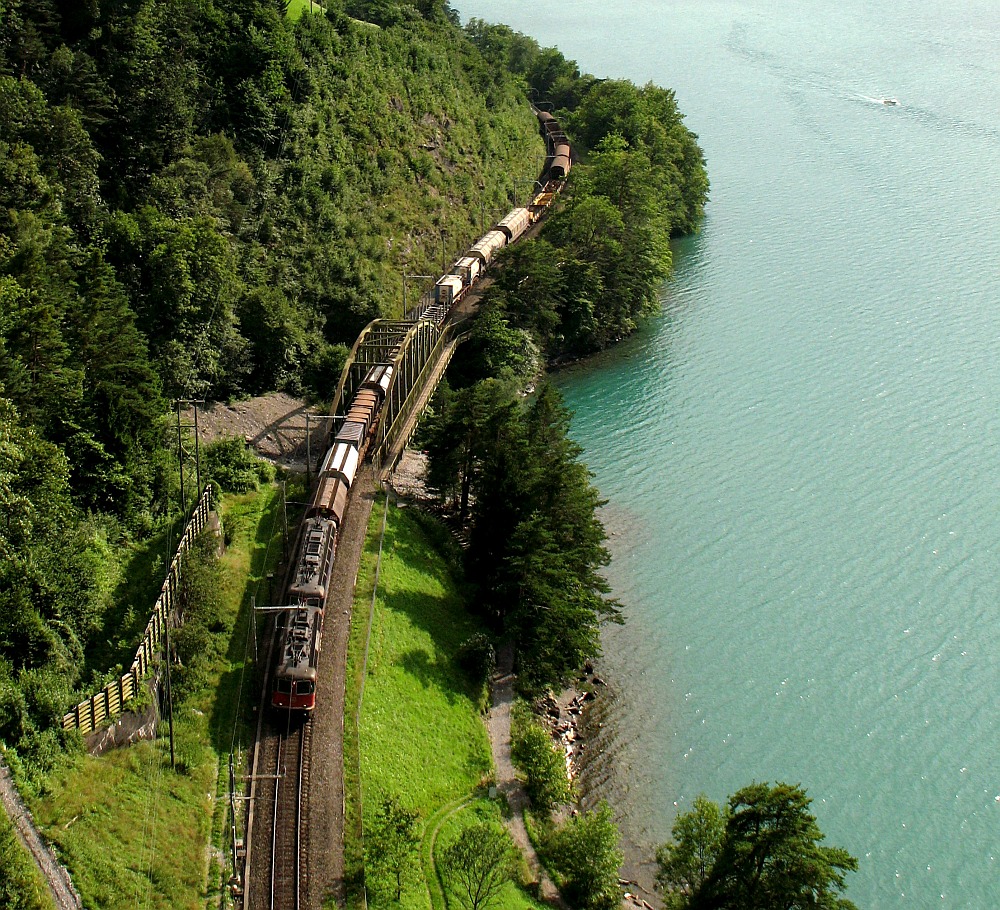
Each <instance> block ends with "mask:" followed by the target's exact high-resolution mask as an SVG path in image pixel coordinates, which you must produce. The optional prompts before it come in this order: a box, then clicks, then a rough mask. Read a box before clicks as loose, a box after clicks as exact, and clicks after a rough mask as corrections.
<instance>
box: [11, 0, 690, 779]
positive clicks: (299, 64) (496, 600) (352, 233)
mask: <svg viewBox="0 0 1000 910" xmlns="http://www.w3.org/2000/svg"><path fill="white" fill-rule="evenodd" d="M302 9H303V7H302V5H301V4H299V10H300V11H301V10H302ZM316 10H317V12H315V13H313V12H305V11H303V12H302V14H301V15H299V16H298V17H297V18H296V17H295V16H291V15H289V11H288V10H287V9H286V6H285V4H284V3H283V2H281V0H200V2H197V3H195V2H191V0H103V2H98V0H87V2H81V3H76V4H69V3H64V2H60V0H0V22H2V24H3V27H2V29H0V508H2V518H0V739H2V740H3V741H4V742H5V743H6V744H8V745H9V746H11V747H13V749H12V750H11V751H10V753H9V755H10V756H11V760H12V761H13V762H14V764H15V766H16V768H17V769H18V772H19V774H20V776H21V778H22V780H23V781H28V782H30V781H31V780H32V779H35V778H36V777H37V776H38V775H39V774H41V773H44V770H45V768H46V767H47V766H48V765H49V763H50V762H51V760H52V757H53V756H54V755H55V754H56V753H58V752H59V751H60V750H62V749H63V748H64V747H65V745H66V742H67V741H66V739H65V737H64V734H63V733H62V731H61V729H60V725H59V718H60V717H61V715H62V713H63V712H64V711H65V710H66V709H67V708H68V707H69V706H70V705H71V704H73V703H74V702H75V700H77V698H78V697H79V696H80V695H84V694H89V691H90V690H91V689H92V688H93V687H94V686H96V685H98V684H100V683H102V682H103V681H104V680H105V679H107V678H112V677H114V676H115V675H117V674H118V673H119V672H120V666H117V665H115V662H114V660H113V658H109V657H108V655H109V653H113V652H114V648H113V647H112V646H113V645H114V643H115V642H116V641H117V640H119V639H123V643H124V645H125V646H132V647H134V641H132V640H131V639H129V635H130V634H131V632H132V631H137V630H138V629H141V627H142V625H143V623H144V621H145V612H146V611H147V610H148V606H149V605H148V604H146V603H125V604H123V598H126V599H127V597H128V596H129V595H128V591H127V588H126V587H125V581H126V575H127V572H126V568H127V560H128V558H129V553H130V547H131V545H132V544H133V543H134V542H135V541H138V540H141V539H143V538H146V537H148V536H149V535H150V534H152V533H155V532H156V531H157V529H161V528H162V527H163V526H164V523H165V522H168V521H170V520H171V519H174V518H176V515H177V513H178V506H177V504H176V500H177V489H178V475H177V467H176V459H175V456H174V454H173V451H172V449H171V442H170V437H169V433H170V423H169V418H168V414H169V412H170V407H171V402H172V401H173V400H175V399H188V398H207V399H232V398H238V397H241V396H248V395H253V394H258V393H261V392H265V391H270V390H277V389H281V390H285V391H289V392H291V393H293V394H303V395H307V396H310V397H312V398H314V399H316V400H323V398H324V397H326V396H327V395H328V394H329V392H330V390H331V389H332V387H333V386H334V385H335V384H336V381H337V379H338V377H339V373H340V369H341V366H342V364H343V360H344V357H345V354H346V350H347V347H346V346H347V345H350V344H351V343H352V342H353V340H354V338H355V337H356V335H357V333H358V331H359V329H360V328H361V327H362V326H363V325H364V324H365V323H367V322H368V321H369V320H370V319H372V318H374V317H376V316H380V315H382V316H391V315H399V314H400V313H401V308H402V294H403V288H402V283H403V279H402V276H403V275H404V274H406V273H407V272H412V273H422V274H440V272H441V271H442V270H443V268H444V267H445V265H446V263H448V262H450V261H452V260H453V259H454V258H455V256H456V255H457V254H459V253H460V252H461V251H463V250H465V249H466V248H467V247H468V246H469V244H470V243H471V242H472V241H473V240H474V239H475V238H476V237H477V236H478V235H479V234H480V233H481V231H482V229H483V227H484V226H486V227H488V226H489V225H490V224H491V223H493V222H494V221H495V220H496V219H497V218H498V217H499V216H500V215H502V214H503V213H504V212H505V211H506V210H507V209H508V208H509V207H510V206H511V205H512V204H513V202H514V200H515V199H517V198H521V199H523V198H524V196H525V195H526V194H527V192H528V191H529V190H528V187H529V186H530V183H531V181H532V179H533V178H534V177H536V176H537V174H538V171H539V168H540V159H541V157H542V156H543V155H544V144H543V141H542V139H541V137H540V136H539V134H538V130H537V124H536V121H535V118H534V116H533V114H532V112H531V108H530V106H529V105H528V104H527V100H528V98H529V97H531V98H533V99H534V100H536V101H538V102H539V103H545V104H546V105H552V106H554V107H555V110H556V111H557V113H558V114H559V116H560V118H561V119H562V121H563V123H564V126H565V127H566V128H567V130H568V131H569V132H570V135H571V136H572V137H573V140H574V144H575V146H576V148H577V151H578V153H579V154H580V155H581V156H582V158H583V161H582V166H579V165H578V166H577V167H576V168H575V169H574V172H573V176H572V179H571V181H570V184H569V187H568V188H567V191H566V193H565V194H564V196H565V204H564V205H563V207H562V209H561V211H559V212H557V213H555V214H554V215H553V217H552V218H551V219H550V220H549V223H548V224H547V225H546V226H545V229H544V232H543V234H542V237H541V238H540V239H537V240H534V241H532V242H530V243H526V244H523V245H521V246H519V247H517V248H515V249H514V250H512V251H511V252H510V253H509V254H508V255H507V256H506V257H504V259H505V261H504V263H503V267H502V269H501V270H500V271H499V273H498V278H497V280H496V282H495V284H494V286H493V288H492V289H491V291H490V292H489V294H488V295H487V297H486V300H485V303H484V307H483V309H482V313H481V316H480V318H479V320H478V323H477V325H476V328H475V329H474V333H473V339H472V341H471V342H470V343H469V344H467V345H466V346H465V347H466V348H467V353H466V354H465V355H464V356H463V358H462V362H461V363H459V364H457V365H456V377H457V378H456V379H455V384H456V391H455V392H449V393H447V394H451V395H452V396H453V397H452V399H451V403H450V404H449V403H448V401H447V400H445V401H444V403H443V404H441V405H440V406H439V408H438V414H439V425H440V426H444V425H447V422H448V421H454V420H457V419H458V416H457V413H458V412H456V411H454V410H452V408H454V407H461V406H464V403H465V402H466V401H467V399H468V398H470V397H478V398H477V400H479V401H480V402H491V404H490V405H489V407H486V406H485V405H484V406H483V407H482V408H480V409H479V410H478V411H474V412H469V413H470V414H472V415H475V414H479V415H480V416H481V418H482V419H481V425H480V426H479V427H478V428H477V427H475V426H470V427H468V432H469V439H470V440H472V439H473V437H475V439H476V440H479V441H480V442H483V441H485V440H488V438H489V433H487V432H485V431H484V432H479V431H480V430H483V429H484V428H487V427H489V428H492V429H491V432H493V433H494V438H496V434H502V435H503V436H504V438H505V439H508V440H509V441H510V443H511V446H512V448H510V449H504V450H503V451H500V450H497V451H494V450H492V449H491V450H489V451H487V450H486V449H483V448H482V447H480V448H471V447H470V448H469V449H468V451H467V452H466V457H467V462H466V464H465V468H464V470H462V471H456V472H455V473H453V476H452V478H451V479H450V480H448V479H445V480H441V481H440V486H441V488H442V489H447V490H453V489H454V485H455V483H458V484H459V487H461V486H462V485H464V487H465V498H466V502H467V503H468V498H469V492H470V490H471V492H472V503H473V505H474V507H475V509H476V510H477V511H476V515H475V516H474V519H475V524H476V525H477V526H478V527H481V528H487V527H488V526H489V524H490V523H491V522H494V521H496V522H503V523H505V525H504V526H505V527H508V528H509V530H510V532H511V536H510V538H509V541H510V543H511V546H512V547H514V549H513V550H511V551H510V552H502V553H498V552H493V551H492V550H491V549H490V543H489V541H488V540H487V539H486V538H485V537H483V538H481V539H480V538H477V537H475V536H474V539H473V547H472V550H471V555H470V559H471V560H472V569H473V577H474V579H475V580H476V581H477V582H478V583H479V584H480V585H481V586H482V589H483V590H484V591H487V592H490V593H489V594H488V596H486V597H485V598H484V600H483V603H484V608H485V609H486V610H487V611H488V612H489V611H492V614H493V615H494V617H495V618H497V619H498V621H499V620H503V621H504V622H506V623H507V625H508V627H509V628H512V629H515V630H518V629H519V630H520V631H519V633H518V637H519V638H520V640H521V641H522V642H527V641H528V640H529V639H530V640H533V641H536V643H537V644H536V648H537V649H545V653H541V651H539V653H537V654H535V655H534V656H533V657H530V659H529V664H530V666H531V667H533V668H534V670H533V671H532V672H533V673H534V678H535V679H536V681H538V682H539V683H541V682H544V681H546V680H548V679H550V678H552V677H553V675H558V674H560V673H562V672H565V671H566V670H568V669H569V668H571V667H572V666H573V664H574V663H576V662H578V660H579V659H580V658H581V657H583V656H585V655H587V654H589V653H592V652H593V651H594V650H595V648H596V646H597V636H596V624H597V622H598V621H599V620H600V619H601V618H608V617H614V616H615V613H616V608H615V605H614V604H613V603H609V602H607V601H605V600H604V599H603V593H604V588H603V582H602V581H601V578H600V576H599V574H598V568H599V566H600V565H601V563H602V562H603V561H604V560H605V559H606V553H605V551H604V550H603V545H602V540H603V532H602V531H601V530H600V525H599V523H598V522H597V521H596V519H595V518H594V510H595V508H596V506H597V503H598V501H599V500H598V499H597V496H596V493H595V491H593V489H592V488H591V487H590V486H589V480H588V477H587V474H586V469H585V468H584V467H583V466H581V465H579V463H578V457H577V456H578V452H577V451H576V450H575V449H574V448H573V447H572V446H571V445H570V444H568V443H567V442H566V438H565V431H566V426H567V422H568V417H567V415H566V413H565V411H564V410H563V408H562V405H561V404H560V402H559V401H558V399H557V396H555V395H554V393H551V392H545V393H543V394H541V395H540V396H538V397H537V399H536V400H535V401H534V403H533V404H532V405H531V406H530V407H525V406H524V404H523V401H522V400H521V399H520V396H519V391H520V389H522V388H524V386H525V385H526V384H527V383H528V382H529V381H530V380H531V378H532V377H533V376H534V375H535V373H536V372H537V370H538V368H539V365H540V363H541V362H542V360H543V359H544V358H546V357H547V358H558V357H561V356H565V355H577V354H581V353H586V352H588V351H591V350H595V349H597V348H599V347H602V346H604V345H606V344H608V343H611V342H612V341H614V340H615V339H616V338H618V337H620V336H621V335H623V334H625V333H627V332H628V331H630V330H631V328H633V327H634V325H635V323H636V320H637V319H638V318H640V317H641V315H642V314H643V313H646V312H648V311H649V310H650V309H651V307H653V306H654V305H655V304H656V301H657V293H658V288H659V285H660V283H661V282H662V280H663V278H664V277H666V276H667V275H668V274H669V271H670V251H669V245H668V241H669V238H670V237H671V236H673V235H676V234H678V233H682V232H686V231H689V230H692V229H693V228H694V227H695V226H696V225H697V223H698V220H699V218H700V215H701V211H702V207H703V204H704V201H705V197H706V194H707V179H706V177H705V171H704V163H703V160H702V156H701V152H700V150H699V149H698V146H697V143H696V141H695V137H694V136H693V135H692V134H691V133H690V132H689V131H688V130H687V129H686V128H685V127H684V125H683V122H682V118H681V115H680V114H679V112H678V111H677V108H676V105H675V103H674V99H673V96H672V94H671V93H670V92H669V91H667V90H665V89H661V88H657V87H655V86H646V87H644V88H637V87H636V86H633V85H631V84H629V83H625V82H619V81H613V80H608V81H601V80H597V79H594V78H593V77H590V76H586V75H583V74H581V73H580V72H579V70H578V68H577V67H576V65H575V64H574V63H573V62H572V61H568V60H566V59H565V58H564V57H563V56H562V55H561V54H559V53H558V52H557V51H553V50H549V49H544V48H540V47H539V46H538V44H537V43H536V42H534V41H532V40H531V39H529V38H526V37H524V36H522V35H518V34H516V33H514V32H512V31H511V30H509V29H506V28H504V27H499V26H488V25H485V24H484V23H481V22H475V21H474V22H472V23H470V24H469V25H468V26H467V27H466V28H465V29H462V28H461V27H460V26H459V24H458V22H457V17H456V15H455V13H454V11H452V10H451V9H450V8H449V7H448V5H447V4H446V3H444V2H441V0H417V2H415V3H407V2H403V0H377V2H367V0H331V2H330V3H327V4H326V5H325V7H319V6H317V7H316ZM484 381H485V382H486V383H487V384H489V383H492V384H493V386H494V388H493V390H492V391H491V390H490V388H487V387H482V388H480V387H479V386H478V384H479V383H482V382H484ZM497 390H502V393H501V392H499V391H497ZM491 396H492V397H491ZM477 419H478V418H477ZM477 433H478V435H477ZM471 445H472V443H471V442H470V446H471ZM540 446H542V447H544V450H542V449H539V447H540ZM455 457H457V456H456V454H455V453H454V452H451V453H450V454H449V453H442V458H441V460H440V461H439V464H438V469H437V470H438V475H439V476H440V475H441V473H442V471H444V470H445V467H444V465H445V464H446V462H447V459H448V458H452V462H451V464H452V466H453V467H454V466H455V461H454V458H455ZM516 459H527V460H529V461H532V462H533V463H534V464H535V465H536V471H535V474H534V475H533V476H531V477H528V476H522V477H519V478H518V479H517V484H519V485H520V486H519V487H518V491H517V495H516V497H515V498H514V499H513V500H511V501H510V502H507V503H503V502H500V501H499V500H497V501H494V500H493V498H491V495H490V492H491V491H495V490H497V489H499V487H498V486H497V484H503V483H509V482H510V483H512V482H513V481H511V480H510V474H509V469H510V467H511V466H512V465H513V464H514V463H515V460H516ZM557 477H561V478H563V481H564V483H565V484H566V485H567V489H568V488H569V487H573V488H574V491H575V492H574V493H573V495H574V496H576V497H577V500H576V506H575V507H574V509H573V510H569V511H568V512H567V513H566V514H565V516H564V524H563V526H562V529H561V530H560V529H559V528H556V527H553V526H551V523H550V522H549V519H548V517H547V516H548V515H549V513H550V511H551V510H553V509H556V508H557V507H558V505H557V504H558V497H557V495H556V494H557V492H558V490H557V488H556V487H555V486H553V484H554V480H553V478H557ZM567 478H568V479H567ZM188 492H189V493H190V492H191V490H190V485H189V487H188ZM511 503H516V504H517V508H518V509H519V510H520V511H517V512H516V513H515V512H511V511H510V510H509V507H510V505H511ZM505 509H507V511H506V512H505V511H504V510H505ZM547 510H548V511H547ZM567 548H569V549H572V550H573V553H574V558H573V559H572V560H570V561H569V562H568V563H567V562H566V560H565V559H564V556H565V553H566V552H567ZM550 557H551V558H550ZM512 560H513V561H512ZM542 563H545V565H546V566H550V567H553V568H554V567H556V566H559V567H560V568H561V569H566V568H567V566H568V567H569V568H570V569H571V570H572V571H575V572H577V576H576V577H575V579H574V580H573V582H572V587H573V589H574V590H575V591H576V592H577V593H576V594H574V595H573V596H568V595H566V592H567V588H566V583H567V578H566V576H559V575H558V573H555V574H553V573H548V574H547V573H546V571H542V570H541V564H542ZM160 569H161V570H162V566H161V567H160ZM529 570H530V571H531V572H532V573H533V575H534V577H535V578H536V587H535V588H534V589H531V588H528V587H526V586H525V585H524V584H523V580H522V579H523V574H524V573H525V572H528V571H529ZM150 571H152V572H154V573H155V571H157V567H155V566H152V567H150ZM556 594H559V596H560V597H562V598H563V603H564V606H565V608H566V610H569V611H570V613H571V614H573V615H575V616H576V617H577V618H578V619H579V624H578V629H579V633H578V635H577V636H576V638H575V639H572V640H570V641H568V642H567V643H566V644H567V646H566V648H565V649H564V651H563V652H562V653H561V654H559V655H556V654H554V653H550V651H549V649H550V648H551V646H552V642H551V640H548V639H547V638H545V637H535V635H534V631H533V630H534V625H533V624H534V623H537V624H544V622H545V621H546V617H549V626H550V629H549V631H550V634H551V635H555V633H556V632H557V631H558V629H557V627H556V625H553V624H552V621H551V617H553V616H555V617H558V616H559V615H560V614H559V613H558V612H556V613H552V614H549V613H546V612H539V604H540V603H542V602H543V601H545V600H546V599H551V598H552V597H554V596H555V595H556ZM123 617H125V618H126V619H129V620H130V621H131V623H132V625H131V626H129V625H128V624H127V623H125V624H124V625H123V623H122V618H123ZM501 624H502V623H501ZM109 643H110V644H109ZM109 648H110V651H109Z"/></svg>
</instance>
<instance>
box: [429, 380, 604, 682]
mask: <svg viewBox="0 0 1000 910" xmlns="http://www.w3.org/2000/svg"><path fill="white" fill-rule="evenodd" d="M437 402H438V404H437V407H438V409H439V413H438V416H437V418H436V420H435V423H434V429H433V431H432V434H431V438H430V440H429V451H430V454H431V467H430V472H429V480H430V483H431V484H432V485H433V486H435V487H436V488H437V489H438V490H439V491H440V492H441V493H442V494H443V495H444V496H445V497H446V498H449V497H451V498H453V499H455V500H457V501H458V503H459V507H460V512H461V514H462V515H463V516H466V517H468V518H469V519H470V521H471V532H470V540H469V549H468V552H467V567H468V575H469V579H470V581H472V582H473V583H474V584H475V585H476V595H475V598H474V602H475V604H476V608H477V609H478V610H479V611H480V612H481V613H482V614H483V615H484V616H485V617H486V618H487V620H488V621H489V622H491V623H492V625H493V627H494V629H495V630H496V631H497V632H499V633H503V634H506V635H508V636H510V637H511V638H512V639H513V641H514V642H515V644H516V647H517V656H518V661H519V668H520V672H521V678H522V683H523V684H524V685H525V686H527V687H528V688H535V687H544V686H546V685H554V684H556V683H558V682H559V680H561V679H563V678H565V677H567V676H569V675H570V674H571V673H572V672H573V671H574V670H576V669H577V668H578V667H580V666H581V665H582V663H583V662H584V660H586V659H587V658H588V657H591V656H593V655H594V654H596V653H597V652H598V650H599V647H600V641H599V635H598V632H599V628H600V624H601V623H602V622H604V621H617V620H618V619H619V609H618V605H617V604H616V603H615V602H614V601H613V600H611V599H609V598H607V597H606V596H605V595H606V594H607V592H608V585H607V582H606V581H605V579H604V577H603V576H602V575H601V574H600V569H601V567H602V566H604V565H606V564H607V562H608V559H609V555H608V551H607V550H606V548H605V547H604V540H605V534H604V528H603V526H602V525H601V523H600V520H599V519H598V518H597V515H596V510H597V508H598V506H599V505H600V504H601V499H600V496H599V495H598V493H597V490H596V489H595V488H594V486H593V484H592V483H591V481H590V473H589V472H588V470H587V468H586V466H585V465H584V464H583V463H582V462H581V461H580V460H579V457H580V448H579V446H577V445H576V444H575V443H573V442H572V441H571V440H570V439H569V436H568V435H567V433H568V428H569V412H568V411H567V410H566V408H565V406H564V405H563V403H562V401H561V399H560V397H559V394H558V392H556V390H555V389H554V388H553V387H552V386H551V385H548V384H545V385H543V386H542V387H541V388H540V389H539V390H538V391H537V393H536V394H535V396H534V398H533V399H532V400H531V401H530V403H528V404H526V405H525V404H522V403H521V402H520V400H519V399H518V397H517V396H516V394H515V392H514V390H513V388H512V387H511V385H510V384H509V383H505V382H502V381H500V380H496V379H487V380H483V381H481V382H479V383H476V384H474V385H472V386H469V387H467V388H465V389H462V390H459V391H458V392H457V393H450V392H447V393H446V394H444V395H442V396H439V398H438V399H437Z"/></svg>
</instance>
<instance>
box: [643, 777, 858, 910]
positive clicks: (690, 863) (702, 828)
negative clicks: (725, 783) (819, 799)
mask: <svg viewBox="0 0 1000 910" xmlns="http://www.w3.org/2000/svg"><path fill="white" fill-rule="evenodd" d="M810 802H811V800H810V799H809V798H808V797H807V796H806V794H805V791H804V790H803V789H802V788H801V787H799V786H792V785H790V784H784V783H776V784H774V785H773V786H771V785H769V784H766V783H755V784H751V785H750V786H748V787H744V788H743V789H741V790H739V791H737V792H736V793H734V794H733V796H731V797H730V799H729V803H728V806H727V808H726V810H725V811H723V810H722V809H720V808H719V807H718V806H716V805H715V804H714V803H712V802H711V801H709V800H707V799H705V798H704V797H700V798H699V799H698V800H696V801H695V806H694V809H693V810H692V811H691V812H689V813H685V814H684V815H682V816H680V817H679V818H678V820H677V822H676V823H675V824H674V828H673V837H674V841H673V843H670V844H665V845H664V846H663V847H661V848H660V850H659V851H658V853H657V863H658V866H659V875H658V880H659V882H660V885H661V887H662V888H663V889H664V891H665V893H666V903H667V904H668V906H670V907H674V908H687V910H723V908H732V910H737V908H739V910H807V908H824V910H853V908H854V904H853V903H851V901H849V900H848V899H847V898H845V897H841V896H840V892H842V891H843V890H844V888H845V887H846V873H847V872H853V871H854V870H856V869H857V865H858V864H857V860H856V859H855V858H854V857H853V856H851V855H850V854H849V853H848V852H847V851H846V850H843V849H841V848H839V847H826V846H823V845H822V841H823V840H824V838H825V835H824V834H823V832H822V831H820V829H819V825H818V824H817V823H816V818H815V816H813V815H812V813H810V812H809V804H810Z"/></svg>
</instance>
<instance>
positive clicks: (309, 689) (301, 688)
mask: <svg viewBox="0 0 1000 910" xmlns="http://www.w3.org/2000/svg"><path fill="white" fill-rule="evenodd" d="M315 691H316V683H314V682H309V681H308V680H299V683H298V685H297V686H296V687H295V694H296V695H312V694H313V692H315Z"/></svg>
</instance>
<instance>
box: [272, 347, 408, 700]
mask: <svg viewBox="0 0 1000 910" xmlns="http://www.w3.org/2000/svg"><path fill="white" fill-rule="evenodd" d="M392 374H393V366H392V364H390V363H382V364H377V365H375V366H373V367H372V368H371V369H370V370H369V371H368V373H367V374H366V375H365V378H364V381H363V382H362V383H361V385H360V386H359V387H358V390H357V392H356V393H355V395H354V397H353V398H352V399H351V403H350V405H349V406H348V409H347V416H346V417H345V418H344V421H343V423H342V424H341V426H340V429H339V430H338V431H337V434H336V436H334V439H333V444H332V445H331V446H330V448H329V449H328V450H327V452H326V454H325V455H324V457H323V464H322V467H321V468H320V473H319V482H318V484H317V486H316V492H315V493H314V494H313V498H312V499H311V500H310V502H309V507H308V509H307V510H306V519H305V525H304V527H303V532H302V537H301V542H300V545H299V551H298V553H297V555H296V561H295V570H294V574H293V576H292V582H291V584H290V585H289V587H288V601H289V607H290V609H289V610H288V611H287V614H286V619H285V626H284V629H283V631H282V635H281V653H280V655H279V659H278V666H277V667H276V668H275V671H274V675H273V679H272V688H271V704H272V705H273V706H274V707H275V708H278V709H281V710H287V711H306V712H308V711H312V710H313V709H314V708H315V707H316V670H317V664H318V662H319V653H320V647H321V643H322V638H323V610H324V608H325V606H326V600H327V596H328V594H329V585H330V578H331V577H332V575H333V564H334V559H335V558H336V554H337V538H338V533H339V531H340V528H341V526H342V525H343V522H344V516H345V515H346V513H347V497H348V494H349V493H350V490H351V485H352V484H353V483H354V478H355V477H356V476H357V472H358V468H359V466H360V465H361V462H362V461H364V457H365V452H366V451H367V449H368V444H369V442H370V440H371V437H372V433H373V430H374V428H375V424H376V422H377V419H378V415H379V412H380V410H381V408H382V403H383V402H384V401H385V396H386V394H387V392H388V391H389V384H390V383H391V381H392Z"/></svg>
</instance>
